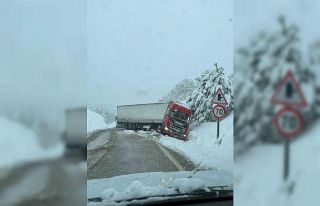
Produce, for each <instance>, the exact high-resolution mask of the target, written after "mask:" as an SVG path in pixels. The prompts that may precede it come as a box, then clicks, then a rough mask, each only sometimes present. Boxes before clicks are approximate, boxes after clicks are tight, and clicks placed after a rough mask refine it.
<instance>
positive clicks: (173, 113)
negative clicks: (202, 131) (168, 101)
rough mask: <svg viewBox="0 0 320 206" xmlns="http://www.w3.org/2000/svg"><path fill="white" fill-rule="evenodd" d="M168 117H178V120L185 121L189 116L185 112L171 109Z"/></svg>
mask: <svg viewBox="0 0 320 206" xmlns="http://www.w3.org/2000/svg"><path fill="white" fill-rule="evenodd" d="M170 117H171V118H175V119H178V120H183V121H185V122H187V121H188V120H189V116H188V115H187V114H185V113H183V112H179V111H177V110H172V111H171V112H170Z"/></svg>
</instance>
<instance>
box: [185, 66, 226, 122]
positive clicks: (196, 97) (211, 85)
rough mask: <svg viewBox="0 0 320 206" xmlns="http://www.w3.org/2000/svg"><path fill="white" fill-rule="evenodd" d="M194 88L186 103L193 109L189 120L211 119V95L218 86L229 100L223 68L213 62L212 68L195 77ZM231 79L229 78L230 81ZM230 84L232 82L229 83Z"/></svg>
mask: <svg viewBox="0 0 320 206" xmlns="http://www.w3.org/2000/svg"><path fill="white" fill-rule="evenodd" d="M195 81H196V89H195V90H194V92H193V93H192V94H191V96H190V98H189V99H188V101H187V103H188V104H189V106H190V108H191V109H192V111H193V114H192V117H191V120H192V121H193V122H196V123H197V124H200V123H202V122H205V121H212V115H211V110H212V108H213V106H214V105H213V103H212V95H213V94H214V93H215V92H216V91H217V90H218V89H219V88H220V89H221V90H222V91H223V93H224V94H225V97H226V99H227V101H228V102H230V100H231V90H232V89H231V88H232V87H231V86H228V83H227V82H226V80H225V76H224V69H223V68H222V67H218V64H217V63H215V64H214V68H213V69H210V70H205V71H204V72H203V73H202V74H201V76H200V77H198V78H196V80H195ZM231 82H232V80H231V79H230V83H231ZM231 84H232V83H231Z"/></svg>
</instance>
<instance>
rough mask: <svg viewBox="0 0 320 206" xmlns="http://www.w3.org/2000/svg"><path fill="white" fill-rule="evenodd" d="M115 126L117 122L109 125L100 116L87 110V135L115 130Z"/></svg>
mask: <svg viewBox="0 0 320 206" xmlns="http://www.w3.org/2000/svg"><path fill="white" fill-rule="evenodd" d="M115 126H116V123H115V122H113V123H110V124H107V123H106V122H105V121H104V118H103V117H102V116H101V115H100V114H98V113H96V112H94V111H91V110H89V109H87V133H91V132H94V131H96V130H102V129H108V128H113V127H115Z"/></svg>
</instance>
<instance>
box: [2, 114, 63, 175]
mask: <svg viewBox="0 0 320 206" xmlns="http://www.w3.org/2000/svg"><path fill="white" fill-rule="evenodd" d="M0 129H1V137H0V156H1V161H0V170H1V172H0V177H1V176H3V175H4V174H3V173H2V172H3V171H5V170H6V169H8V168H11V167H13V166H16V165H18V164H21V163H27V162H30V161H37V160H45V159H51V158H56V157H59V156H61V155H62V154H63V153H64V146H63V144H57V145H56V146H52V147H49V148H44V147H42V146H41V145H40V142H39V138H41V137H38V136H36V134H35V133H34V132H33V131H32V130H31V129H29V128H27V127H25V126H23V125H20V124H19V123H16V122H13V121H11V120H9V119H7V118H5V117H2V116H0Z"/></svg>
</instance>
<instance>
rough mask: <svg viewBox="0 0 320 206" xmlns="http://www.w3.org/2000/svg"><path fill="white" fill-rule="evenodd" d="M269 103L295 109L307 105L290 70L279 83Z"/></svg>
mask: <svg viewBox="0 0 320 206" xmlns="http://www.w3.org/2000/svg"><path fill="white" fill-rule="evenodd" d="M271 102H272V103H273V104H283V105H287V106H295V107H306V106H307V105H308V104H307V101H306V99H305V98H304V96H303V94H302V92H301V88H300V85H299V83H298V82H297V81H296V79H295V78H294V76H293V73H292V71H291V70H289V71H288V72H287V74H286V75H285V77H284V78H283V79H282V80H281V81H280V84H279V86H278V87H277V89H276V92H275V93H274V95H273V96H272V100H271Z"/></svg>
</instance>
